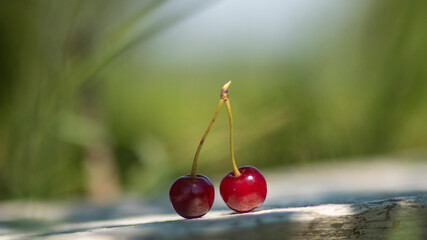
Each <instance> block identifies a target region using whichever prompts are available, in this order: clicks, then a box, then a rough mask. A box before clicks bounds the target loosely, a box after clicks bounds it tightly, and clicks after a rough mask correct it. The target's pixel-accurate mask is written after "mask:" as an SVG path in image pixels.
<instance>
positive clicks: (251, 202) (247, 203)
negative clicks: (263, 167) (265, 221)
mask: <svg viewBox="0 0 427 240" xmlns="http://www.w3.org/2000/svg"><path fill="white" fill-rule="evenodd" d="M239 171H240V173H241V175H240V176H238V177H235V176H234V172H233V171H231V172H229V173H228V174H227V175H225V176H224V178H223V179H222V181H221V184H220V187H219V190H220V193H221V197H222V199H223V200H224V202H225V204H227V206H228V207H229V208H231V209H233V210H234V211H236V212H239V213H244V212H249V211H252V210H253V209H255V208H257V207H259V206H261V205H262V203H263V202H264V200H265V197H266V196H267V183H266V181H265V178H264V176H263V175H262V173H261V172H260V171H259V170H258V169H256V168H255V167H252V166H245V167H241V168H239Z"/></svg>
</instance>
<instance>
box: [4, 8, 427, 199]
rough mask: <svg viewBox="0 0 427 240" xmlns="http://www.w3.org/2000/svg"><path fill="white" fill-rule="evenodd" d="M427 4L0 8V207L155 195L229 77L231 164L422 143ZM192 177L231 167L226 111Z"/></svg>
mask: <svg viewBox="0 0 427 240" xmlns="http://www.w3.org/2000/svg"><path fill="white" fill-rule="evenodd" d="M426 12H427V2H426V1H421V0H418V1H416V0H411V1H398V0H391V1H386V0H383V1H367V0H365V1H352V2H343V1H338V0H328V1H314V0H310V1H303V2H301V1H296V0H294V1H271V2H270V1H268V2H257V1H191V0H187V1H148V0H147V1H113V0H108V1H101V0H94V1H44V0H41V1H30V0H29V1H2V2H1V3H0V53H1V54H0V73H1V77H0V116H1V117H0V199H2V200H5V199H17V198H42V199H46V198H54V199H57V198H63V197H69V196H84V197H89V198H92V199H94V200H99V201H107V200H108V199H115V198H116V197H118V196H120V195H121V194H123V193H128V192H133V193H137V194H139V195H144V196H149V195H151V194H155V193H156V192H159V191H164V190H165V189H167V188H168V187H169V185H170V184H171V182H172V181H173V180H174V179H175V178H176V177H178V176H180V175H183V174H188V173H189V172H190V167H191V162H192V159H193V155H194V152H195V150H196V148H197V144H198V143H199V141H200V138H201V136H202V135H203V132H204V131H205V129H206V127H207V125H208V123H209V121H210V119H211V117H212V115H213V112H214V111H215V108H216V105H217V102H218V99H219V91H220V88H221V86H222V85H223V84H224V83H226V82H227V81H229V80H232V81H233V83H232V85H231V87H230V99H231V104H232V108H233V116H234V120H235V147H236V159H237V163H238V165H240V166H242V165H255V166H256V167H258V168H260V169H268V168H271V167H276V166H285V165H297V164H311V163H313V162H316V161H326V160H329V159H345V158H350V157H363V156H370V155H377V154H390V153H391V154H393V153H396V152H402V151H405V152H406V151H410V152H414V151H415V152H416V151H425V149H426V148H427V125H426V123H427V94H426V93H427V83H426V77H427V67H426V66H427V65H426V63H427V28H426V26H425V25H426V24H425V23H427V14H425V13H426ZM198 170H199V172H200V173H203V174H205V175H208V176H216V175H223V174H225V173H226V172H228V171H230V170H231V164H230V162H229V151H228V120H227V117H226V112H225V109H223V110H222V111H221V113H220V115H219V117H218V120H217V122H216V124H215V125H214V127H213V129H212V131H211V133H210V135H209V137H208V139H207V141H206V144H205V146H204V148H203V150H202V152H201V155H200V161H199V168H198Z"/></svg>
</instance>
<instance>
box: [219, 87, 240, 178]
mask: <svg viewBox="0 0 427 240" xmlns="http://www.w3.org/2000/svg"><path fill="white" fill-rule="evenodd" d="M230 84H231V81H230V82H228V83H226V84H225V85H224V87H225V86H227V87H226V89H225V90H224V87H223V90H222V91H221V99H223V100H224V102H225V107H226V108H227V113H228V120H229V122H230V155H231V164H232V165H233V171H234V176H235V177H238V176H240V171H239V169H238V168H237V165H236V159H235V158H234V143H233V116H232V115H231V106H230V99H228V86H230Z"/></svg>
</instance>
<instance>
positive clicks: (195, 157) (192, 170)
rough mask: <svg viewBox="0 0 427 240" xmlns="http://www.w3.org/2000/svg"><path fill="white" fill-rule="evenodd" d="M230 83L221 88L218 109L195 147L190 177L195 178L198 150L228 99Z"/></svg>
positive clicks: (200, 148)
mask: <svg viewBox="0 0 427 240" xmlns="http://www.w3.org/2000/svg"><path fill="white" fill-rule="evenodd" d="M230 83H231V81H230V82H228V83H226V84H225V85H224V86H223V87H222V88H221V99H220V100H219V103H218V107H217V108H216V111H215V113H214V116H213V118H212V120H211V122H210V123H209V126H208V128H207V129H206V131H205V134H203V137H202V140H200V143H199V146H198V147H197V150H196V154H195V155H194V160H193V166H192V168H191V176H193V177H195V176H196V170H197V160H198V159H199V154H200V150H202V146H203V143H205V140H206V137H207V136H208V134H209V131H210V130H211V127H212V125H213V124H214V122H215V119H216V117H217V116H218V113H219V110H221V107H222V105H223V104H224V102H225V100H226V99H227V98H228V94H227V92H228V86H230ZM225 95H226V98H224V97H225Z"/></svg>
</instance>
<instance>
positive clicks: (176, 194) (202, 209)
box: [169, 175, 215, 218]
mask: <svg viewBox="0 0 427 240" xmlns="http://www.w3.org/2000/svg"><path fill="white" fill-rule="evenodd" d="M214 194H215V193H214V187H213V185H212V182H211V181H210V180H209V178H207V177H206V176H203V175H196V176H192V175H184V176H182V177H180V178H178V179H176V180H175V181H174V182H173V183H172V186H171V189H170V190H169V198H170V202H171V204H172V206H173V208H174V209H175V211H176V212H177V213H178V214H179V215H181V216H182V217H184V218H198V217H201V216H203V215H205V214H206V213H207V212H208V211H209V210H210V209H211V207H212V204H213V201H214Z"/></svg>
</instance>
